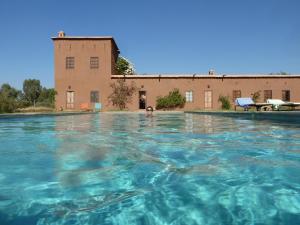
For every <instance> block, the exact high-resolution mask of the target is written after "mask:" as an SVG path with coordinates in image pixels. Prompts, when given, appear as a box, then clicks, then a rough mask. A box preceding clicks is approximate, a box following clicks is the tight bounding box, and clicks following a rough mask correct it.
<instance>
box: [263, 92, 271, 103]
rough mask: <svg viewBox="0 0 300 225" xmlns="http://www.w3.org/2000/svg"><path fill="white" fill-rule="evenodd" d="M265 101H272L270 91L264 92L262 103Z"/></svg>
mask: <svg viewBox="0 0 300 225" xmlns="http://www.w3.org/2000/svg"><path fill="white" fill-rule="evenodd" d="M267 99H272V90H264V102H266V101H267Z"/></svg>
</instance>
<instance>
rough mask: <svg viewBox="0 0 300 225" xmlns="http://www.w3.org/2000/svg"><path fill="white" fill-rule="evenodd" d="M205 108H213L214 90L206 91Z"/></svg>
mask: <svg viewBox="0 0 300 225" xmlns="http://www.w3.org/2000/svg"><path fill="white" fill-rule="evenodd" d="M204 108H205V109H211V108H212V91H204Z"/></svg>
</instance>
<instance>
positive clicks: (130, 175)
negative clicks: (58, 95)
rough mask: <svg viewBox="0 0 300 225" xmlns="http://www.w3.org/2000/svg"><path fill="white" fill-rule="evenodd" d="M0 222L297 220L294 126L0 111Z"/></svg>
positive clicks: (299, 200)
mask: <svg viewBox="0 0 300 225" xmlns="http://www.w3.org/2000/svg"><path fill="white" fill-rule="evenodd" d="M0 224H1V225H6V224H14V225H16V224H18V225H19V224H22V225H23V224H26V225H29V224H131V225H134V224H158V225H160V224H161V225H162V224H174V225H175V224H188V225H191V224H212V225H215V224H289V225H290V224H300V126H298V125H293V124H288V123H281V124H279V123H271V122H266V121H255V120H242V119H234V118H226V117H220V116H219V117H216V116H207V115H206V116H205V115H196V114H183V113H182V114H160V115H155V117H153V118H146V117H145V116H144V115H143V114H109V113H107V114H105V113H104V114H94V115H77V116H59V117H36V118H34V117H31V118H21V119H0Z"/></svg>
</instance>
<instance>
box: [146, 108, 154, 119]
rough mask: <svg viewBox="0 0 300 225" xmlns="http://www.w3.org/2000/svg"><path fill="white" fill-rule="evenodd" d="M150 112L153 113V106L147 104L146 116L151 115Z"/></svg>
mask: <svg viewBox="0 0 300 225" xmlns="http://www.w3.org/2000/svg"><path fill="white" fill-rule="evenodd" d="M152 113H153V107H152V106H147V108H146V116H147V117H151V116H153V115H152Z"/></svg>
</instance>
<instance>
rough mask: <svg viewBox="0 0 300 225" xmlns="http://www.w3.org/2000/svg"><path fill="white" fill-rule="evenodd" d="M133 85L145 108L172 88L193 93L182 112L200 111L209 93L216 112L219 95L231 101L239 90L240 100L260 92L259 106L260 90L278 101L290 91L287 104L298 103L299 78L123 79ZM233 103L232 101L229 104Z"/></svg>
mask: <svg viewBox="0 0 300 225" xmlns="http://www.w3.org/2000/svg"><path fill="white" fill-rule="evenodd" d="M113 80H115V79H113ZM131 81H133V82H135V84H136V85H137V87H139V88H141V87H142V86H143V88H141V90H144V91H146V93H147V105H151V106H155V103H156V98H157V96H164V95H167V94H168V93H169V91H171V90H173V89H174V88H178V89H179V90H180V92H181V93H182V94H183V95H185V92H186V91H193V102H187V103H186V104H185V107H184V109H185V110H187V109H204V92H205V91H207V90H211V91H212V97H213V100H212V104H213V109H219V108H220V106H221V104H220V103H219V102H218V98H219V96H220V95H225V96H229V97H230V99H231V100H232V97H233V96H232V94H233V90H241V94H242V97H251V96H252V94H253V93H254V92H256V91H261V92H260V95H261V96H260V99H259V102H263V100H264V99H263V98H264V90H272V98H274V99H275V98H276V99H281V98H282V90H290V93H291V96H290V97H291V99H290V100H291V101H294V102H300V88H299V87H300V76H299V77H295V78H282V77H277V78H275V77H270V78H255V77H254V76H253V78H251V77H250V78H249V77H247V78H232V77H228V78H226V77H225V78H223V79H222V78H221V77H211V78H207V77H206V78H194V79H193V78H191V77H189V78H177V79H176V78H161V79H160V81H159V79H158V78H147V79H142V78H139V79H136V78H131V79H127V82H128V83H130V82H131ZM232 103H233V100H232ZM128 107H129V109H130V110H136V109H138V94H136V95H135V96H134V97H133V101H132V103H131V104H128Z"/></svg>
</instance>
